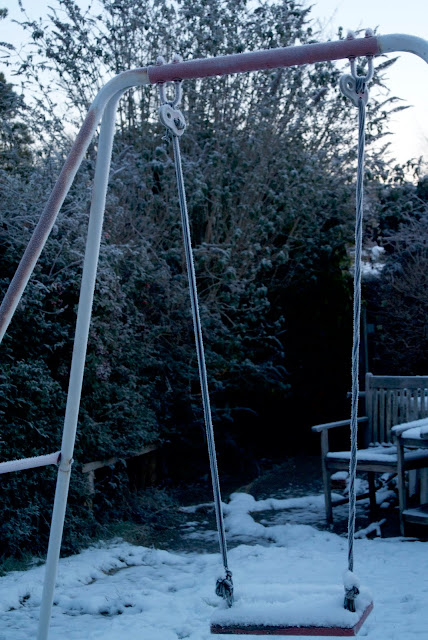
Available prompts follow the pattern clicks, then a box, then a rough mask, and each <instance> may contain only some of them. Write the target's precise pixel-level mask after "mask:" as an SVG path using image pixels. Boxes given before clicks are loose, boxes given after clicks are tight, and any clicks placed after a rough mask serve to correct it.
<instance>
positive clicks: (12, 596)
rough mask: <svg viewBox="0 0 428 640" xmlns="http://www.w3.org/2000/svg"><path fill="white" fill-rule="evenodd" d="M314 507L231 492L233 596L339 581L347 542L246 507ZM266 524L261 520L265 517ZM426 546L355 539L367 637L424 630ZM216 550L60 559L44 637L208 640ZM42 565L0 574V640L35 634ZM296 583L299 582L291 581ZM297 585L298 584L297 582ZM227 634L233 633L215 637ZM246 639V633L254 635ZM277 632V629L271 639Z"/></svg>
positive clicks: (400, 636) (109, 549) (215, 602)
mask: <svg viewBox="0 0 428 640" xmlns="http://www.w3.org/2000/svg"><path fill="white" fill-rule="evenodd" d="M305 505H307V506H308V507H310V506H312V508H314V507H315V506H317V507H319V508H320V512H322V497H321V496H316V497H313V498H295V499H292V500H275V499H272V500H260V501H258V502H257V501H255V500H254V498H253V497H252V496H250V495H248V494H243V493H238V494H233V495H232V497H231V501H230V503H229V504H228V505H227V506H226V507H225V511H226V525H227V527H228V530H229V536H230V538H231V539H233V540H234V541H236V540H239V539H240V538H241V539H242V540H245V541H246V542H245V544H240V545H239V546H237V547H235V548H234V549H232V550H231V551H230V553H229V556H230V558H229V561H230V567H231V569H232V571H233V577H234V583H235V589H236V593H237V595H239V592H240V591H241V590H243V589H245V588H247V589H248V590H249V591H254V590H258V589H260V592H261V594H262V595H261V597H262V598H263V593H264V598H265V599H267V600H272V601H274V599H275V588H274V587H272V585H275V584H277V585H279V586H278V595H280V594H279V592H280V591H281V590H283V589H284V586H288V585H290V584H291V585H293V584H295V585H296V587H299V585H305V584H308V583H309V584H313V585H315V587H314V589H313V591H312V590H311V597H312V600H313V602H312V601H311V597H310V598H309V599H308V603H307V606H308V607H311V604H312V605H313V607H316V606H317V602H316V599H314V594H316V592H317V590H318V591H320V590H321V591H322V588H323V585H327V586H328V587H330V586H334V585H339V586H341V585H342V575H343V571H344V569H345V568H346V554H347V543H346V540H345V539H344V538H342V537H339V536H337V535H335V534H332V533H329V532H323V531H318V530H317V529H315V528H313V527H311V526H308V525H299V524H272V525H269V523H268V524H260V523H257V522H255V520H254V519H253V517H252V516H251V513H255V512H257V511H263V512H265V511H266V510H267V509H284V508H288V509H290V508H302V507H304V506H305ZM264 522H265V521H264ZM427 549H428V547H427V544H426V543H424V542H414V541H406V540H402V539H397V538H390V539H380V538H377V539H374V540H367V539H365V538H363V539H357V540H356V541H355V572H356V573H357V574H358V576H359V578H360V581H361V585H362V586H363V587H364V588H367V589H368V590H369V591H370V592H371V593H372V594H373V597H374V603H375V608H374V610H373V612H372V613H371V615H370V616H369V618H368V620H367V621H366V623H365V624H364V626H363V628H362V630H361V631H360V634H359V635H360V636H361V637H365V638H367V639H370V640H414V639H416V638H418V639H422V638H426V637H427V633H428V606H427V602H428V563H427ZM219 575H222V567H221V564H220V556H219V554H209V553H206V554H196V553H195V554H188V553H187V554H184V553H170V552H167V551H161V550H156V549H147V548H143V547H135V546H132V545H130V544H127V543H124V542H116V543H111V544H109V545H105V546H98V547H93V548H90V549H88V550H86V551H84V552H82V553H81V554H79V555H77V556H73V557H70V558H65V559H62V560H61V562H60V570H59V575H58V585H57V591H56V598H55V606H54V611H53V618H52V626H51V634H50V640H59V639H61V640H64V638H65V639H67V640H83V639H91V640H92V639H97V638H102V639H103V640H122V638H125V639H126V640H137V639H138V640H178V639H184V638H187V639H189V640H207V639H208V638H213V637H215V636H211V635H210V632H209V626H210V620H211V617H212V616H213V615H214V614H215V612H216V611H217V612H218V610H219V608H221V607H222V606H223V604H222V602H221V601H220V600H219V599H218V598H217V596H215V594H214V588H215V580H216V578H217V577H218V576H219ZM42 580H43V567H37V568H34V569H31V570H28V571H25V572H13V573H10V574H8V575H7V576H5V577H3V578H0V640H29V639H32V638H35V634H36V629H37V618H38V609H39V606H40V598H41V592H42ZM299 588H300V587H299ZM302 588H304V587H302ZM217 637H219V638H220V637H223V638H225V639H226V638H232V637H236V636H232V635H223V636H217ZM253 637H255V636H253ZM277 637H278V636H277Z"/></svg>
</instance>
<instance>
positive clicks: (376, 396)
mask: <svg viewBox="0 0 428 640" xmlns="http://www.w3.org/2000/svg"><path fill="white" fill-rule="evenodd" d="M360 396H361V397H364V398H365V411H366V415H365V416H364V417H361V418H358V423H359V425H358V429H359V434H360V436H359V441H360V442H361V444H362V447H363V448H361V449H359V451H358V455H357V472H365V473H367V474H368V480H369V497H370V509H371V511H372V513H374V512H375V510H376V490H375V474H376V473H398V458H397V445H396V441H395V439H396V437H395V435H394V433H393V432H392V431H391V429H392V427H393V426H395V425H398V424H401V423H406V422H410V421H412V420H417V419H420V418H425V417H426V416H428V376H377V375H376V376H375V375H372V374H371V373H368V374H367V375H366V380H365V392H363V393H360ZM349 425H350V418H348V419H346V420H339V421H337V422H328V423H325V424H317V425H315V426H313V427H312V431H314V432H316V433H319V434H320V436H321V465H322V475H323V484H324V496H325V510H326V518H327V522H332V521H333V504H332V498H331V474H332V473H334V472H336V471H346V470H348V468H349V458H350V452H349V451H331V450H330V442H329V433H330V431H331V430H332V429H336V428H339V427H348V428H349ZM402 465H403V470H409V469H418V468H419V469H420V468H423V467H426V466H428V450H427V451H426V455H422V456H421V455H420V453H418V454H417V453H416V452H414V451H405V452H404V458H403V461H402Z"/></svg>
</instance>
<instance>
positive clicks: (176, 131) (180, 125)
mask: <svg viewBox="0 0 428 640" xmlns="http://www.w3.org/2000/svg"><path fill="white" fill-rule="evenodd" d="M174 84H175V88H176V95H175V98H174V100H173V101H171V102H169V103H168V102H166V98H165V93H164V87H162V85H161V87H160V96H161V101H162V104H161V107H160V113H159V117H160V120H161V122H162V123H163V124H164V125H165V126H166V127H167V131H168V136H169V137H170V138H171V139H172V145H173V149H174V163H175V172H176V177H177V189H178V198H179V203H180V212H181V224H182V229H183V240H184V251H185V255H186V265H187V275H188V279H189V289H190V302H191V307H192V317H193V329H194V333H195V343H196V353H197V357H198V367H199V379H200V383H201V391H202V404H203V409H204V419H205V430H206V436H207V444H208V455H209V461H210V469H211V480H212V487H213V494H214V507H215V515H216V521H217V530H218V537H219V546H220V552H221V555H222V558H223V566H224V570H225V577H224V578H219V579H218V580H217V583H216V594H217V595H218V596H220V597H222V598H224V599H225V600H226V602H227V604H228V606H229V607H231V606H232V604H233V582H232V572H231V571H230V569H229V566H228V560H227V543H226V533H225V529H224V520H223V510H222V502H221V492H220V481H219V476H218V468H217V456H216V449H215V442H214V429H213V425H212V417H211V406H210V397H209V391H208V379H207V370H206V365H205V352H204V344H203V339H202V327H201V320H200V315H199V305H198V292H197V287H196V274H195V267H194V263H193V252H192V241H191V235H190V224H189V215H188V211H187V202H186V192H185V188H184V180H183V169H182V163H181V152H180V142H179V136H181V134H182V133H183V131H184V129H185V126H186V123H185V120H184V117H183V114H182V113H181V111H179V110H178V109H176V107H177V106H178V104H179V102H180V99H181V82H179V81H177V82H175V83H174Z"/></svg>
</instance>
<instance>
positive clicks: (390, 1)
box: [0, 0, 428, 162]
mask: <svg viewBox="0 0 428 640" xmlns="http://www.w3.org/2000/svg"><path fill="white" fill-rule="evenodd" d="M78 2H79V4H80V5H81V6H85V5H86V4H87V0H78ZM304 2H305V3H306V4H307V5H312V7H313V8H312V11H311V15H312V17H313V18H314V19H316V20H317V21H318V22H319V24H320V25H321V26H322V27H323V28H324V31H325V34H326V37H328V38H332V39H335V34H336V33H337V29H338V27H339V26H342V27H343V28H344V30H345V31H347V30H349V29H352V30H358V29H362V28H368V27H370V28H372V29H375V28H377V30H378V33H380V34H388V33H407V34H410V35H416V36H419V37H422V38H425V39H427V40H428V1H427V0H407V1H406V2H401V0H358V1H355V0H313V1H312V0H304ZM23 3H24V6H25V7H26V8H27V11H28V13H29V15H30V16H31V17H34V18H35V17H39V16H44V15H46V12H47V7H48V6H49V5H54V4H55V0H23ZM1 6H5V7H6V8H7V9H8V10H9V18H10V19H8V20H7V21H4V22H3V23H0V27H1V31H2V34H1V36H0V39H2V40H3V39H4V40H7V41H9V42H13V44H15V45H19V44H20V43H22V31H21V29H20V28H19V27H18V26H17V25H14V24H13V23H12V19H19V17H20V12H19V8H18V0H0V7H1ZM390 55H391V54H390ZM388 77H389V80H388V83H387V84H388V87H389V88H390V90H391V95H395V96H398V97H400V98H402V99H403V100H404V101H405V102H404V103H403V104H409V105H412V106H411V108H409V109H406V110H405V111H403V112H401V113H399V114H396V115H395V116H394V119H393V121H392V122H391V129H392V131H393V133H394V136H393V137H392V139H391V152H392V155H393V157H395V158H396V159H397V160H398V161H399V162H405V161H407V160H408V159H409V158H411V157H419V156H420V155H422V156H424V158H425V160H426V161H427V162H428V66H427V64H426V63H425V62H424V61H423V60H421V59H419V58H418V57H417V56H415V55H412V54H409V53H402V54H400V58H399V60H398V61H397V62H396V64H395V65H394V66H393V68H392V69H391V70H390V71H389V73H388Z"/></svg>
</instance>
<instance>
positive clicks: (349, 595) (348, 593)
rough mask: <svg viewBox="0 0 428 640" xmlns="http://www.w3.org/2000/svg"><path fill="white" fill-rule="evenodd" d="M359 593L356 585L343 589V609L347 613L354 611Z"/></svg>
mask: <svg viewBox="0 0 428 640" xmlns="http://www.w3.org/2000/svg"><path fill="white" fill-rule="evenodd" d="M359 593H360V590H359V588H358V587H357V586H356V585H353V586H352V587H347V588H346V587H345V602H344V607H345V609H347V610H348V611H355V600H356V598H357V596H358V594H359Z"/></svg>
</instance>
